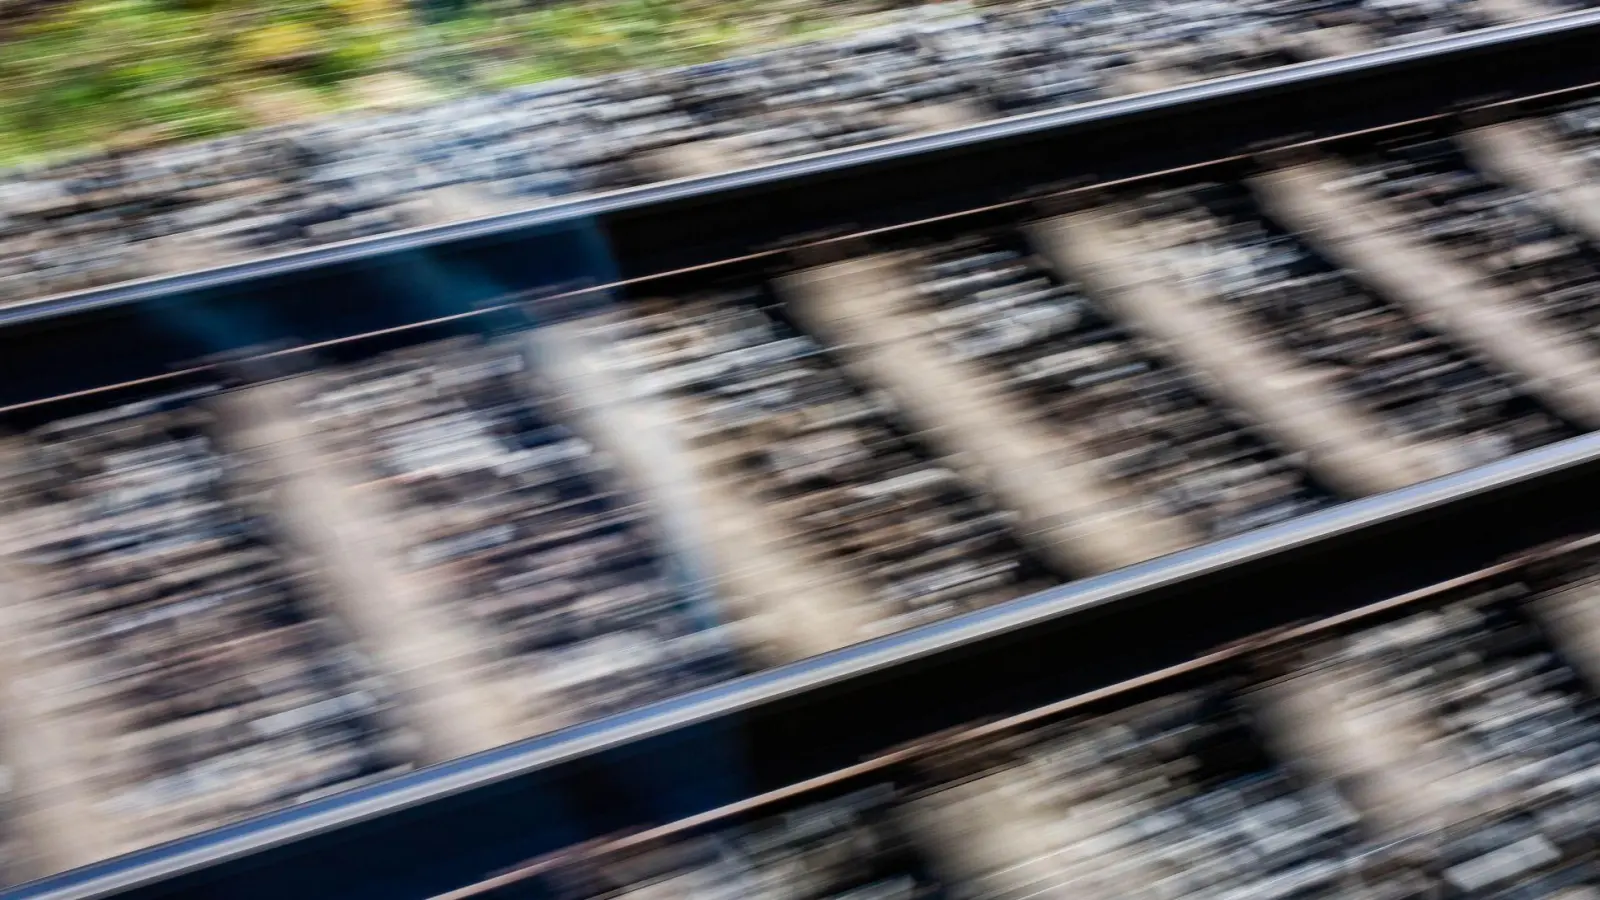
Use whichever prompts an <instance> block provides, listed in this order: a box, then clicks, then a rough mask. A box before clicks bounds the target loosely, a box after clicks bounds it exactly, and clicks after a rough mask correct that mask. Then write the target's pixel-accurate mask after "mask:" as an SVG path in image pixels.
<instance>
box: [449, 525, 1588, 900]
mask: <svg viewBox="0 0 1600 900" xmlns="http://www.w3.org/2000/svg"><path fill="white" fill-rule="evenodd" d="M1595 547H1596V545H1595V541H1594V539H1593V538H1583V539H1580V540H1576V541H1572V542H1570V543H1566V544H1563V545H1559V546H1553V547H1546V548H1542V549H1540V550H1538V551H1536V552H1533V553H1529V554H1525V555H1522V556H1520V557H1518V558H1515V559H1511V560H1507V561H1504V562H1502V563H1499V564H1497V565H1494V566H1490V567H1487V568H1484V569H1480V570H1478V571H1475V572H1471V573H1468V574H1465V575H1463V576H1461V577H1459V578H1456V579H1452V580H1451V581H1449V582H1446V583H1442V584H1439V585H1436V586H1433V587H1431V588H1428V589H1425V590H1421V591H1416V592H1412V593H1409V594H1406V595H1401V596H1397V597H1391V598H1386V599H1384V600H1382V601H1379V602H1376V603H1373V604H1369V605H1366V606H1362V607H1358V608H1355V609H1352V610H1349V611H1347V612H1346V613H1343V614H1341V615H1338V616H1334V617H1330V618H1328V619H1324V620H1322V621H1319V622H1316V623H1312V624H1307V625H1302V626H1297V627H1291V628H1287V629H1279V630H1275V631H1272V632H1268V633H1265V634H1263V635H1261V636H1259V637H1258V638H1256V639H1254V640H1250V641H1245V642H1240V643H1238V644H1235V645H1233V646H1230V647H1226V648H1221V649H1219V650H1217V651H1215V652H1213V653H1210V654H1207V655H1206V656H1204V657H1202V658H1199V659H1195V660H1192V661H1189V662H1186V663H1183V664H1180V665H1177V666H1173V667H1170V668H1168V669H1164V670H1161V671H1157V672H1152V673H1149V674H1148V675H1146V676H1143V677H1141V678H1138V679H1134V680H1130V681H1127V682H1123V683H1119V684H1116V685H1112V686H1108V687H1107V688H1105V689H1103V690H1100V691H1096V692H1092V693H1091V694H1087V695H1082V696H1078V697H1074V698H1072V699H1070V700H1066V701H1062V702H1058V703H1054V704H1050V705H1047V706H1044V707H1040V708H1038V709H1035V710H1030V711H1028V712H1025V713H1022V714H1019V715H1015V716H1011V717H1007V718H1003V719H997V720H993V721H987V722H981V723H976V724H971V725H968V726H966V727H962V728H957V729H952V730H949V731H946V732H942V733H939V734H936V735H933V736H930V737H928V738H926V739H925V740H922V741H918V742H916V743H914V744H910V745H906V746H903V747H899V748H896V749H893V750H891V751H889V752H887V753H883V754H881V755H878V756H875V757H873V758H871V759H868V760H864V761H862V762H860V763H859V764H857V765H854V766H851V767H849V768H848V769H845V770H841V771H839V772H835V773H830V774H829V775H826V776H822V777H819V778H816V779H812V780H810V781H807V782H804V783H801V784H797V785H794V786H791V787H789V788H786V789H784V790H781V791H775V792H772V793H771V794H767V795H762V796H759V797H754V798H751V799H749V800H747V801H744V802H741V803H738V804H734V805H730V806H728V807H725V808H721V809H716V810H713V811H709V812H707V813H706V814H704V815H701V816H696V817H693V818H690V819H686V820H683V821H680V822H675V823H671V824H668V825H664V826H661V827H657V828H653V829H649V830H645V831H639V832H635V833H630V834H626V835H621V836H613V837H609V838H605V839H602V840H598V841H595V842H592V843H588V844H585V845H582V846H579V847H575V848H572V849H570V850H566V851H563V852H559V853H554V854H550V855H547V856H544V857H541V858H539V859H536V860H533V861H530V862H529V863H526V864H524V865H522V866H518V867H516V868H514V869H512V870H509V871H507V872H504V873H501V874H499V875H496V876H494V877H492V878H489V879H486V880H484V881H482V882H480V883H478V884H476V885H472V886H469V887H466V888H462V889H459V890H456V891H452V892H449V893H447V894H441V895H440V900H445V898H448V900H465V898H469V897H555V898H568V897H573V898H576V897H634V896H638V897H644V896H655V893H654V892H656V891H667V892H668V893H669V895H671V894H672V892H679V894H680V895H681V894H691V895H697V894H698V892H702V891H707V890H716V889H733V890H738V889H740V888H739V887H738V886H739V885H745V886H746V887H744V888H743V889H745V890H753V889H754V888H753V887H749V886H751V885H759V884H763V883H767V879H782V883H784V884H786V885H794V884H796V881H795V879H797V878H800V876H798V875H782V874H780V873H781V872H783V871H800V872H804V873H805V875H804V878H803V879H801V880H800V882H799V883H800V884H802V885H804V886H805V887H806V888H807V889H808V890H813V891H816V892H818V895H819V896H856V894H855V893H851V892H852V891H854V892H860V893H861V894H862V895H871V896H877V895H879V894H880V893H881V895H883V896H974V897H997V898H998V897H1040V896H1084V895H1088V896H1130V895H1133V896H1142V895H1144V894H1145V893H1146V892H1149V891H1152V890H1158V889H1161V890H1165V889H1175V887H1176V886H1181V885H1187V888H1186V889H1185V890H1186V891H1196V890H1202V889H1210V890H1222V891H1242V892H1247V893H1248V894H1249V895H1250V896H1267V895H1276V894H1278V893H1279V892H1282V893H1286V894H1293V895H1295V896H1341V897H1345V896H1384V897H1487V896H1506V895H1507V893H1506V892H1507V891H1515V895H1516V896H1529V897H1556V896H1562V897H1565V896H1582V895H1583V894H1582V892H1583V891H1585V890H1592V889H1593V885H1594V884H1595V880H1596V878H1600V873H1596V871H1595V870H1594V868H1593V860H1592V856H1591V851H1590V849H1589V847H1590V841H1589V838H1588V834H1589V829H1590V828H1592V818H1591V816H1590V815H1589V814H1588V813H1587V812H1585V811H1584V810H1586V809H1587V808H1588V806H1589V804H1591V803H1592V802H1593V799H1592V798H1593V795H1592V787H1589V786H1588V784H1589V779H1588V776H1587V775H1586V774H1585V773H1586V772H1587V771H1588V769H1589V767H1590V766H1591V765H1592V741H1591V740H1590V738H1589V737H1588V735H1589V734H1591V733H1592V731H1593V728H1594V727H1595V724H1594V721H1593V718H1592V717H1593V687H1592V684H1593V681H1592V678H1593V673H1594V671H1595V669H1594V667H1595V665H1596V662H1597V659H1596V658H1595V657H1594V656H1593V655H1592V653H1593V648H1592V646H1584V645H1585V644H1586V642H1587V641H1588V638H1587V637H1585V636H1583V635H1586V634H1588V626H1587V625H1582V624H1579V620H1586V619H1592V617H1593V615H1594V611H1593V609H1592V608H1591V606H1592V603H1591V599H1592V598H1591V595H1592V592H1593V591H1594V590H1595V582H1594V573H1595V568H1594V567H1595V560H1596V555H1595V553H1596V549H1595ZM1358 682H1359V683H1360V684H1361V685H1364V686H1362V687H1355V686H1353V685H1355V684H1356V683H1358ZM1524 691H1529V692H1532V693H1531V694H1529V695H1528V696H1529V697H1532V696H1535V695H1536V696H1538V697H1539V698H1541V699H1540V701H1538V702H1522V703H1520V704H1519V703H1510V701H1509V698H1510V697H1512V696H1518V697H1521V696H1522V693H1521V692H1524ZM1508 703H1510V705H1507V704H1508ZM1535 707H1537V708H1538V711H1534V708H1535ZM1529 717H1531V718H1529ZM1514 772H1515V773H1517V774H1513V773H1514ZM1558 773H1561V774H1558ZM1582 823H1590V824H1582ZM845 847H852V848H856V849H855V850H854V851H853V852H849V853H845V852H844V851H843V848H845ZM789 867H798V868H789ZM1572 892H1577V893H1572Z"/></svg>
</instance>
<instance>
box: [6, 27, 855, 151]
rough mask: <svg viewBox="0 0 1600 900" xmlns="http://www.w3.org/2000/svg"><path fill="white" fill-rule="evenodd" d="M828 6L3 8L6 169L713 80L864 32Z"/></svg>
mask: <svg viewBox="0 0 1600 900" xmlns="http://www.w3.org/2000/svg"><path fill="white" fill-rule="evenodd" d="M870 8H871V7H870V6H868V5H864V4H861V3H856V4H850V3H840V2H837V0H836V2H832V3H830V2H828V0H780V2H774V0H567V2H559V3H549V2H545V3H523V4H518V5H511V6H506V5H495V4H493V3H491V4H489V5H481V4H474V5H472V6H470V7H468V8H467V9H465V10H464V11H462V12H460V13H459V14H457V15H455V16H453V17H451V18H448V19H445V20H443V21H436V22H431V23H425V22H423V21H422V20H421V18H420V17H419V16H418V15H417V14H416V11H415V10H414V9H413V8H411V7H410V6H408V5H406V0H0V165H3V164H14V163H17V162H20V161H26V160H34V159H40V158H50V157H55V156H59V155H62V154H67V153H70V152H72V151H76V150H80V149H82V148H86V147H99V146H143V145H148V144H156V143H165V142H169V141H175V140H189V139H195V138H204V137H210V136H214V135H219V134H225V133H228V132H231V131H236V130H239V129H242V128H247V127H251V126H255V125H262V124H271V123H275V122H282V121H289V120H294V119H298V118H303V117H306V116H310V115H317V114H320V113H325V112H330V111H333V110H336V109H340V108H344V107H349V106H355V105H362V104H366V103H371V102H374V96H375V93H376V92H375V90H374V85H375V84H379V83H381V84H383V85H385V86H386V87H387V88H388V89H389V91H388V93H387V94H386V95H385V96H388V97H390V98H391V100H392V99H393V95H394V93H395V90H396V88H397V86H398V90H399V91H400V93H403V94H409V95H413V96H422V95H432V94H434V93H439V92H445V93H448V92H452V91H461V90H472V89H476V88H482V87H490V86H507V85H513V84H525V83H529V82H534V81H541V80H546V79H550V78H560V77H565V76H570V75H580V74H593V73H598V72H605V71H612V70H617V69H625V68H633V67H638V66H646V65H650V66H655V65H674V64H679V63H687V62H699V61H705V60H710V59H715V58H718V57H722V56H726V55H729V54H731V53H735V52H738V51H740V50H742V49H746V48H749V47H751V46H754V45H760V44H766V43H769V42H773V41H780V40H790V39H795V38H798V37H805V36H811V35H814V34H817V33H819V32H821V31H824V30H835V29H838V28H842V27H847V26H848V24H849V23H852V22H857V21H860V14H861V13H864V12H868V11H870Z"/></svg>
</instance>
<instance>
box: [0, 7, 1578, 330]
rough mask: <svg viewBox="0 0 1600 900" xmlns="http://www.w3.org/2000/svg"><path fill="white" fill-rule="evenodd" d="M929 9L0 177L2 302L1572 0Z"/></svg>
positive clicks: (1266, 64) (1349, 50)
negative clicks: (763, 42) (730, 52)
mask: <svg viewBox="0 0 1600 900" xmlns="http://www.w3.org/2000/svg"><path fill="white" fill-rule="evenodd" d="M1342 6H1343V8H1342V9H1339V8H1335V9H1319V8H1309V9H1308V8H1305V7H1303V6H1297V5H1296V4H1292V3H1279V2H1252V3H1248V4H1242V5H1237V6H1233V7H1227V8H1220V7H1216V6H1213V5H1210V4H1204V3H1138V4H1134V5H1129V4H1126V3H1124V4H1121V5H1120V6H1115V7H1113V6H1109V5H1106V4H1103V3H1100V4H1091V5H1084V4H1070V5H1068V4H1055V3H1037V2H1029V3H1011V4H996V5H991V6H986V7H981V8H977V9H971V8H963V7H960V6H951V7H949V8H944V7H941V6H939V5H932V6H927V7H923V8H920V9H915V10H909V11H903V12H901V13H900V14H897V15H896V16H893V17H891V18H890V20H889V21H887V22H885V23H883V24H881V25H880V26H879V27H877V28H874V29H870V30H868V31H867V32H865V33H863V34H859V35H855V36H852V37H849V38H845V39H841V40H836V41H831V42H811V43H806V44H800V45H797V46H793V47H785V48H779V49H775V50H772V51H769V52H766V53H762V54H760V55H757V56H753V57H749V58H743V59H735V60H729V61H726V62H723V63H718V64H712V65H706V66H692V67H686V68H678V69H671V70H644V71H637V72H629V73H623V74H620V75H614V76H609V77H603V78H593V79H574V80H569V81H566V82H561V83H558V84H556V85H552V86H535V87H531V88H522V89H514V90H509V91H502V92H499V93H494V94H489V95H485V96H478V97H472V98H469V99H464V100H457V101H453V102H450V103H446V104H443V105H440V106H437V107H425V108H422V109H416V110H407V111H391V112H388V113H386V114H370V115H364V116H359V117H354V118H343V119H339V120H327V121H313V122H308V123H301V124H297V125H291V126H283V127H278V128H275V129H271V130H266V131H263V132H260V133H247V134H244V135H237V136H230V137H227V138H223V139H219V140H215V141H211V142H207V143H201V144H193V145H181V146H177V147H172V148H157V149H152V150H146V151H142V152H135V153H123V154H107V155H105V156H103V157H94V156H91V157H89V158H86V159H82V160H77V161H73V162H69V163H66V164H62V165H57V166H50V167H43V168H39V169H37V170H25V171H18V172H9V173H0V207H3V208H5V210H6V216H5V218H3V219H0V302H13V301H17V300H25V299H31V298H35V297H38V296H42V295H48V294H54V293H59V292H65V291H74V290H81V289H84V288H92V287H98V286H102V285H107V284H115V283H117V282H121V281H125V280H129V279H135V278H146V277H152V276H160V275H166V274H175V273H182V272H187V271H192V270H195V269H200V268H208V267H211V266H215V265H218V264H223V263H227V262H239V261H246V260H249V259H251V258H253V257H257V256H260V255H263V254H271V253H277V252H283V251H292V250H297V249H304V248H308V247H318V246H325V245H329V244H335V243H339V242H342V241H348V240H352V239H359V238H362V237H367V236H372V235H378V234H384V233H389V232H394V231H400V230H405V229H408V228H417V227H427V226H430V225H438V224H442V223H446V222H451V221H459V220H461V219H471V218H477V217H483V216H489V215H494V214H496V213H504V212H510V211H514V210H520V209H527V208H530V207H535V206H539V205H542V204H546V203H549V202H552V201H556V200H559V199H560V198H562V197H568V196H578V195H592V194H597V193H602V192H605V191H611V190H616V189H619V188H627V187H633V186H638V185H643V184H650V183H653V182H657V181H661V180H664V179H671V178H681V177H692V176H695V175H705V174H712V173H716V172H721V171H726V170H730V169H737V168H743V167H746V166H750V165H756V164H760V163H763V162H774V161H778V160H783V159H790V158H795V157H802V156H808V155H814V154H816V153H820V152H826V151H829V150H836V149H840V148H844V147H851V146H859V145H863V144H870V143H875V142H881V141H884V140H890V139H895V138H901V137H906V136H911V135H918V134H928V133H931V132H937V131H942V130H946V129H950V128H955V127H958V126H961V125H967V124H973V123H977V122H981V121H986V120H992V119H995V118H997V117H1000V116H1007V115H1016V114H1018V113H1030V112H1039V111H1043V110H1051V109H1059V108H1062V107H1065V106H1070V105H1072V104H1077V103H1083V102H1094V101H1098V100H1104V99H1107V98H1112V97H1118V96H1126V95H1130V94H1137V93H1141V92H1147V91H1150V90H1155V89H1159V88H1162V87H1168V86H1172V85H1175V84H1183V83H1190V82H1195V81H1201V80H1206V79H1214V78H1218V77H1223V76H1227V75H1233V74H1241V73H1250V72H1260V71H1266V70H1270V69H1273V68H1276V67H1282V66H1285V65H1292V64H1295V63H1302V62H1306V61H1310V60H1318V59H1330V58H1338V57H1342V56H1348V55H1351V54H1355V53H1359V52H1361V51H1364V50H1370V49H1374V48H1380V47H1387V46H1399V45H1402V44H1407V43H1417V42H1419V41H1423V40H1426V39H1428V38H1431V37H1439V36H1446V35H1466V34H1472V33H1474V32H1476V31H1480V30H1483V29H1486V28H1492V27H1494V26H1500V25H1506V24H1510V23H1519V22H1526V21H1539V20H1544V19H1551V18H1559V17H1560V16H1561V15H1562V14H1571V13H1572V12H1574V11H1581V10H1582V9H1583V8H1584V6H1585V4H1583V3H1578V2H1568V0H1483V2H1480V0H1454V2H1451V3H1448V4H1442V5H1438V6H1428V5H1421V4H1419V5H1414V6H1410V7H1396V8H1383V7H1378V6H1376V5H1367V4H1361V3H1355V4H1344V5H1342Z"/></svg>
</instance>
